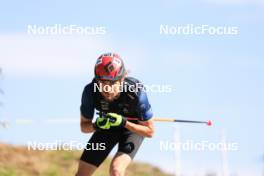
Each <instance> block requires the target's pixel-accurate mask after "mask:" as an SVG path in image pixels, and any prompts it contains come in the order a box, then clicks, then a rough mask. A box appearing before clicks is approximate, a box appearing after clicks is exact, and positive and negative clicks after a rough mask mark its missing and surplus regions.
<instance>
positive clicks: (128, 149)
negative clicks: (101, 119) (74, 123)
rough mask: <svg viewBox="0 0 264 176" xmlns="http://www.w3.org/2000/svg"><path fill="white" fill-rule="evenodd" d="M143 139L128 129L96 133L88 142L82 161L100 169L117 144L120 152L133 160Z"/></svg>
mask: <svg viewBox="0 0 264 176" xmlns="http://www.w3.org/2000/svg"><path fill="white" fill-rule="evenodd" d="M143 139H144V137H142V136H139V135H137V134H135V133H133V132H131V131H129V130H127V129H122V130H118V131H108V130H104V131H103V130H102V131H96V132H94V134H93V135H92V137H91V138H90V140H89V141H88V143H87V146H86V149H84V151H83V153H82V156H81V160H82V161H85V162H87V163H89V164H92V165H95V166H97V167H98V166H100V164H101V163H102V162H103V161H104V160H105V159H106V157H107V156H108V154H109V153H110V152H111V150H112V149H113V148H114V146H115V145H116V144H118V152H122V153H126V154H128V155H129V156H130V157H131V159H133V158H134V156H135V155H136V153H137V151H138V149H139V147H140V145H141V143H142V141H143Z"/></svg>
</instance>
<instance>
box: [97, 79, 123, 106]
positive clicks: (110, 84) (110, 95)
mask: <svg viewBox="0 0 264 176" xmlns="http://www.w3.org/2000/svg"><path fill="white" fill-rule="evenodd" d="M122 82H123V79H121V80H117V81H108V80H105V81H103V80H98V81H97V83H98V84H99V86H100V87H101V88H102V89H101V94H102V95H103V97H104V98H105V100H107V101H113V100H114V99H116V98H117V97H118V96H119V95H120V87H121V85H122Z"/></svg>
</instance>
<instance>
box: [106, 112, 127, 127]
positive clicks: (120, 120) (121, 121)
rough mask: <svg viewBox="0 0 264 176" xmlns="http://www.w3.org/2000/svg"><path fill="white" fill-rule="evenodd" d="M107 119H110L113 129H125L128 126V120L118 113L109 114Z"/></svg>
mask: <svg viewBox="0 0 264 176" xmlns="http://www.w3.org/2000/svg"><path fill="white" fill-rule="evenodd" d="M106 118H109V121H110V125H111V127H124V126H125V125H126V122H127V120H126V118H125V117H123V116H122V115H119V114H116V113H107V114H106Z"/></svg>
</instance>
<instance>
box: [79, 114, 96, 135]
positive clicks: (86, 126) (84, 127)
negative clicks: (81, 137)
mask: <svg viewBox="0 0 264 176" xmlns="http://www.w3.org/2000/svg"><path fill="white" fill-rule="evenodd" d="M80 125H81V131H82V132H83V133H92V132H94V131H95V129H94V127H93V123H92V120H91V119H88V118H85V117H84V116H83V115H81V123H80Z"/></svg>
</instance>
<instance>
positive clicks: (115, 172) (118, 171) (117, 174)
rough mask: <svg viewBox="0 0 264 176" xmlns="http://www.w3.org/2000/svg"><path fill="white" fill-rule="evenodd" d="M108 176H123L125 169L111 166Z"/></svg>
mask: <svg viewBox="0 0 264 176" xmlns="http://www.w3.org/2000/svg"><path fill="white" fill-rule="evenodd" d="M110 175H111V176H123V175H125V169H123V168H121V167H118V166H113V167H111V168H110Z"/></svg>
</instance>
